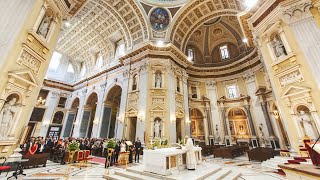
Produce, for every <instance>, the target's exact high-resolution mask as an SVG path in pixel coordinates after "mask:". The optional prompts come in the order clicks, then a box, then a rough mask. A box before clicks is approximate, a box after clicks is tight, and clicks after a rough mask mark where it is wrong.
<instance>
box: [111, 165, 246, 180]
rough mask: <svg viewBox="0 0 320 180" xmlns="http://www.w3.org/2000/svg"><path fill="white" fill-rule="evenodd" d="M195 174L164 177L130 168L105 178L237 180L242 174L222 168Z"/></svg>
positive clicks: (127, 179) (120, 179) (133, 179)
mask: <svg viewBox="0 0 320 180" xmlns="http://www.w3.org/2000/svg"><path fill="white" fill-rule="evenodd" d="M195 172H196V171H194V173H192V175H191V174H188V171H186V173H183V174H180V175H177V174H173V175H170V176H162V175H158V174H153V173H148V172H144V171H141V170H136V169H130V168H129V169H127V170H119V171H115V172H114V174H110V175H107V176H106V177H105V178H106V179H109V180H129V179H130V180H186V179H188V178H192V179H194V180H236V179H238V177H240V175H241V173H240V172H235V171H234V170H231V169H227V168H222V167H220V166H217V167H214V168H211V169H210V170H209V171H208V170H207V171H206V172H204V171H200V172H197V173H195ZM189 173H190V171H189ZM202 173H203V174H202Z"/></svg>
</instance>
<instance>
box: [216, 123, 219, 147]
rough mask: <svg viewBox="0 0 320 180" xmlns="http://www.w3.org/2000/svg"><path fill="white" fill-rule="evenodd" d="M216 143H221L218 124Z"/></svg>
mask: <svg viewBox="0 0 320 180" xmlns="http://www.w3.org/2000/svg"><path fill="white" fill-rule="evenodd" d="M216 142H217V143H218V142H220V133H219V128H218V124H216Z"/></svg>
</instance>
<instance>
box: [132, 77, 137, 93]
mask: <svg viewBox="0 0 320 180" xmlns="http://www.w3.org/2000/svg"><path fill="white" fill-rule="evenodd" d="M134 90H137V75H134V76H133V79H132V91H134Z"/></svg>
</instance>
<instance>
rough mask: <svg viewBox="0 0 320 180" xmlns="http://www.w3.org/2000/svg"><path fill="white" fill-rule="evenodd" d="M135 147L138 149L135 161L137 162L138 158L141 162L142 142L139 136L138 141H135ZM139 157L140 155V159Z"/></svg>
mask: <svg viewBox="0 0 320 180" xmlns="http://www.w3.org/2000/svg"><path fill="white" fill-rule="evenodd" d="M134 147H135V150H136V155H135V156H134V162H137V160H138V163H139V158H140V150H141V142H140V140H139V138H137V140H136V142H135V143H134ZM137 157H138V159H137Z"/></svg>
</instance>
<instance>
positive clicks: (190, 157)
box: [186, 138, 197, 170]
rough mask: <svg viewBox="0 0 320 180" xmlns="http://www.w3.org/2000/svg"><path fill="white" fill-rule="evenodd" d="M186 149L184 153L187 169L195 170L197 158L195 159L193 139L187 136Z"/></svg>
mask: <svg viewBox="0 0 320 180" xmlns="http://www.w3.org/2000/svg"><path fill="white" fill-rule="evenodd" d="M186 149H187V153H186V154H187V157H186V160H187V162H186V164H187V169H188V170H195V169H196V166H197V160H196V154H195V153H194V146H193V141H192V139H191V138H188V140H187V144H186Z"/></svg>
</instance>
